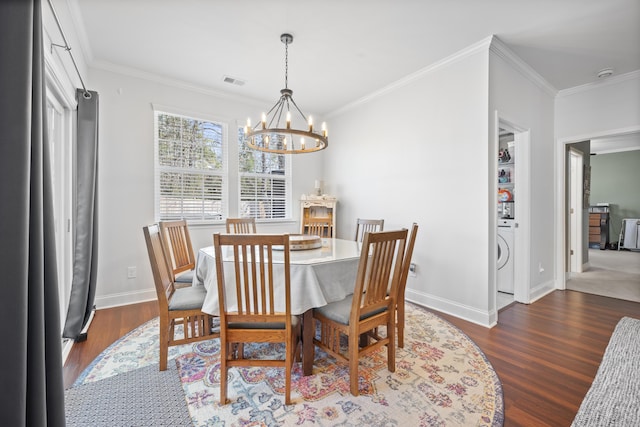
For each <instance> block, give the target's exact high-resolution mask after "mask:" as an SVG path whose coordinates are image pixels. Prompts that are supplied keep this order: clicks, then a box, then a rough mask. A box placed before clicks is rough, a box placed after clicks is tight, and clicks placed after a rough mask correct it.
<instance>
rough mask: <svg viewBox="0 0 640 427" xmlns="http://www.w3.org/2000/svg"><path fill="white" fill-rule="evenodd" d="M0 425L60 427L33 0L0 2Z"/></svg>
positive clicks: (38, 19) (38, 29)
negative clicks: (1, 275) (0, 283)
mask: <svg viewBox="0 0 640 427" xmlns="http://www.w3.org/2000/svg"><path fill="white" fill-rule="evenodd" d="M0 40H2V42H1V43H0V64H2V65H1V66H0V138H2V141H1V143H0V251H1V252H0V271H2V272H3V273H4V279H3V280H2V285H1V286H2V288H1V289H2V292H1V294H0V295H1V296H0V301H2V309H0V337H2V341H3V345H2V350H0V384H1V386H0V425H3V426H12V427H13V426H64V425H65V417H64V392H63V382H62V350H61V339H60V313H59V309H58V284H57V271H56V254H55V235H54V223H53V201H52V194H51V191H52V190H51V185H50V176H51V171H50V164H49V162H50V160H49V145H48V141H47V135H46V129H47V126H46V123H45V120H46V92H45V90H46V89H45V81H44V55H43V46H42V10H41V3H40V0H8V1H3V2H0Z"/></svg>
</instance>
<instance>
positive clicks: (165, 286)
mask: <svg viewBox="0 0 640 427" xmlns="http://www.w3.org/2000/svg"><path fill="white" fill-rule="evenodd" d="M142 230H143V232H144V238H145V242H146V243H147V252H148V253H149V261H150V263H151V272H152V273H153V281H154V284H155V287H156V294H157V297H158V304H159V309H160V310H161V311H162V310H166V309H167V307H168V305H169V299H170V298H171V295H173V292H174V290H175V289H174V285H173V276H172V274H171V270H170V267H169V264H168V261H167V257H166V255H165V247H164V244H163V242H162V236H161V234H160V227H159V226H158V225H157V224H153V225H148V226H145V227H143V228H142Z"/></svg>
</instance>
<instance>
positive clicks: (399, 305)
mask: <svg viewBox="0 0 640 427" xmlns="http://www.w3.org/2000/svg"><path fill="white" fill-rule="evenodd" d="M417 234H418V224H416V223H415V222H414V223H413V225H412V226H411V233H410V234H409V240H408V241H407V247H406V249H405V251H404V258H403V261H402V273H401V275H400V283H399V284H398V297H397V300H396V312H397V314H398V317H397V320H396V323H397V327H398V347H400V348H404V294H405V289H406V288H407V277H408V276H409V267H410V266H411V257H412V256H413V246H414V245H415V243H416V235H417Z"/></svg>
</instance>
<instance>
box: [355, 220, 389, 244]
mask: <svg viewBox="0 0 640 427" xmlns="http://www.w3.org/2000/svg"><path fill="white" fill-rule="evenodd" d="M383 230H384V219H362V218H358V219H357V220H356V237H355V238H354V240H355V241H356V242H362V240H363V238H364V233H366V232H367V231H383Z"/></svg>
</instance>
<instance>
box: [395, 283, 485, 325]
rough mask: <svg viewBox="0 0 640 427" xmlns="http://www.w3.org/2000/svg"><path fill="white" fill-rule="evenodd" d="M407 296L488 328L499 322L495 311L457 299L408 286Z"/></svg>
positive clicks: (421, 303) (427, 305)
mask: <svg viewBox="0 0 640 427" xmlns="http://www.w3.org/2000/svg"><path fill="white" fill-rule="evenodd" d="M405 297H406V299H407V301H411V302H413V303H416V304H419V305H422V306H425V307H428V308H431V309H433V310H437V311H440V312H442V313H446V314H450V315H452V316H456V317H459V318H461V319H464V320H467V321H469V322H471V323H475V324H477V325H480V326H484V327H486V328H492V327H493V326H495V325H496V323H497V318H498V317H497V313H496V312H495V311H493V312H485V311H482V310H479V309H477V308H474V307H470V306H467V305H464V304H460V303H458V302H456V301H451V300H448V299H444V298H440V297H437V296H434V295H430V294H426V293H423V292H418V291H415V290H412V289H408V288H407V290H406V291H405Z"/></svg>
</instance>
